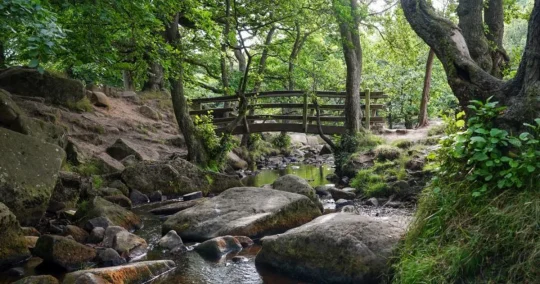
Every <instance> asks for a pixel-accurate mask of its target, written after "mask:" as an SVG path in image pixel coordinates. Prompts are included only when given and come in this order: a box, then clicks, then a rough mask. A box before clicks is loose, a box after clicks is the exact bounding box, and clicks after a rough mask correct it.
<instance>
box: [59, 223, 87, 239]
mask: <svg viewBox="0 0 540 284" xmlns="http://www.w3.org/2000/svg"><path fill="white" fill-rule="evenodd" d="M62 235H63V236H72V237H73V239H75V241H77V242H79V243H84V242H85V241H86V238H88V233H87V232H86V231H85V230H83V229H81V228H79V227H77V226H73V225H67V226H66V227H65V228H64V232H63V233H62Z"/></svg>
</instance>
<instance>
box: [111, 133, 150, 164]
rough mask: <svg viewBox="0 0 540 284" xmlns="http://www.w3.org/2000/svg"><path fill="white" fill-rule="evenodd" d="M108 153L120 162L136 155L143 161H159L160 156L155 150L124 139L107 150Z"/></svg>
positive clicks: (117, 141)
mask: <svg viewBox="0 0 540 284" xmlns="http://www.w3.org/2000/svg"><path fill="white" fill-rule="evenodd" d="M106 152H107V154H109V155H110V156H111V157H113V158H115V159H116V160H118V161H121V160H123V159H124V158H126V157H127V156H129V155H134V156H135V157H136V158H137V159H138V160H141V161H156V160H159V154H158V153H157V152H156V151H155V150H153V149H150V148H147V147H144V146H140V145H137V144H135V143H133V142H131V141H129V140H127V139H124V138H120V139H118V140H116V142H114V144H113V145H111V146H109V147H108V148H107V150H106Z"/></svg>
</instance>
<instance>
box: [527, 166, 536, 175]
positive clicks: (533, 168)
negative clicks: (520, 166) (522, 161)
mask: <svg viewBox="0 0 540 284" xmlns="http://www.w3.org/2000/svg"><path fill="white" fill-rule="evenodd" d="M535 169H536V167H535V166H531V165H529V166H527V171H529V173H532V172H534V170H535Z"/></svg>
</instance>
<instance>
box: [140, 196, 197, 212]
mask: <svg viewBox="0 0 540 284" xmlns="http://www.w3.org/2000/svg"><path fill="white" fill-rule="evenodd" d="M204 200H205V198H199V199H195V200H190V201H178V202H175V203H172V204H167V205H164V206H161V207H158V208H154V209H152V210H150V213H152V214H156V215H172V214H174V213H177V212H180V211H182V210H186V209H188V208H191V207H193V206H195V205H197V204H199V203H200V202H203V201H204Z"/></svg>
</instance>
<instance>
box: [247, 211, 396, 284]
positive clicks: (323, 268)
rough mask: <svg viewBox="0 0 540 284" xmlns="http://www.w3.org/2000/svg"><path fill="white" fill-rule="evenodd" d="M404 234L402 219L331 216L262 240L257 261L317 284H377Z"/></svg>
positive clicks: (348, 214)
mask: <svg viewBox="0 0 540 284" xmlns="http://www.w3.org/2000/svg"><path fill="white" fill-rule="evenodd" d="M404 232H405V224H404V223H403V222H399V221H398V220H393V219H388V218H377V217H370V216H361V215H356V214H350V213H334V214H328V215H325V216H321V217H319V218H317V219H315V220H313V221H311V222H309V223H307V224H305V225H303V226H300V227H298V228H295V229H292V230H289V231H287V232H286V233H284V234H280V235H274V236H269V237H265V238H263V239H262V242H263V244H262V249H261V251H260V252H259V254H258V255H257V257H256V260H255V261H256V263H257V264H263V265H267V266H270V267H273V268H275V269H278V270H279V271H281V272H283V273H286V274H290V275H294V276H296V277H300V278H303V279H305V280H307V281H311V282H314V283H378V282H380V277H381V276H382V275H383V274H384V273H385V272H386V271H387V268H388V264H387V261H388V258H389V257H390V255H391V254H392V251H393V249H394V247H395V245H396V244H397V242H398V240H399V239H400V237H401V236H402V235H403V234H404Z"/></svg>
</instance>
